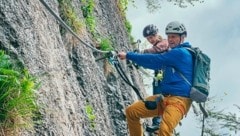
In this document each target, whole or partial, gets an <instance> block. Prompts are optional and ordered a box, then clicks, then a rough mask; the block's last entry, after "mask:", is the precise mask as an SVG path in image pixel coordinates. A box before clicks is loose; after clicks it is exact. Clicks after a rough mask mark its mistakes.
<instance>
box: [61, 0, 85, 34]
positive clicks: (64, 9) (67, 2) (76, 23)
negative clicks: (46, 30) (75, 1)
mask: <svg viewBox="0 0 240 136" xmlns="http://www.w3.org/2000/svg"><path fill="white" fill-rule="evenodd" d="M58 2H59V8H60V17H61V18H62V19H63V21H64V22H66V24H67V25H69V26H70V27H71V28H72V30H73V31H74V32H76V33H78V34H80V33H81V30H82V27H83V22H82V21H81V20H80V19H79V18H78V17H77V13H76V12H75V10H74V8H73V6H71V0H58ZM61 33H65V30H64V29H61Z"/></svg>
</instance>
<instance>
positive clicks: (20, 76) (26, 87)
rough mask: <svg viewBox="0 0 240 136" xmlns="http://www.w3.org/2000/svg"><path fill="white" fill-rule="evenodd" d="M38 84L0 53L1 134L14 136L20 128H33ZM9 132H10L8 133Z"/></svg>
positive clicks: (8, 57)
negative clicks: (12, 134) (12, 135)
mask: <svg viewBox="0 0 240 136" xmlns="http://www.w3.org/2000/svg"><path fill="white" fill-rule="evenodd" d="M38 86H39V84H37V83H36V78H34V77H32V76H31V75H30V74H29V73H28V71H27V70H26V69H22V68H19V67H17V66H16V65H14V64H13V61H12V60H11V59H10V56H8V55H6V54H5V53H4V51H0V128H1V129H2V130H3V131H2V133H4V134H6V133H7V134H9V133H14V134H16V133H17V132H18V130H19V129H21V128H24V129H26V128H33V120H32V119H33V118H34V117H36V114H35V113H36V112H37V111H38V107H37V105H36V103H35V99H36V98H35V92H34V91H35V90H36V89H37V88H38ZM9 131H10V132H9Z"/></svg>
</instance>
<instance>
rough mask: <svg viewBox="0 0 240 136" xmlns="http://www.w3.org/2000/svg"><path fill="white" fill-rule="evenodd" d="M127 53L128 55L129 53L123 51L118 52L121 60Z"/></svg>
mask: <svg viewBox="0 0 240 136" xmlns="http://www.w3.org/2000/svg"><path fill="white" fill-rule="evenodd" d="M126 55H127V53H125V52H122V51H121V52H119V53H118V57H119V58H120V59H121V60H124V59H126Z"/></svg>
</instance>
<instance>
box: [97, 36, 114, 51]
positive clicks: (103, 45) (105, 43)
mask: <svg viewBox="0 0 240 136" xmlns="http://www.w3.org/2000/svg"><path fill="white" fill-rule="evenodd" d="M111 44H112V43H111V41H110V40H109V39H107V38H104V39H101V42H100V44H99V47H100V49H101V50H102V51H112V50H113V47H112V46H111Z"/></svg>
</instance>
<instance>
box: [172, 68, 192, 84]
mask: <svg viewBox="0 0 240 136" xmlns="http://www.w3.org/2000/svg"><path fill="white" fill-rule="evenodd" d="M176 71H177V70H176ZM177 72H178V74H179V75H180V76H181V77H182V78H183V79H184V81H186V82H187V84H188V85H190V86H192V84H191V83H190V82H189V81H188V80H187V78H186V77H185V76H184V75H183V74H182V73H181V72H180V71H177Z"/></svg>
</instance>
